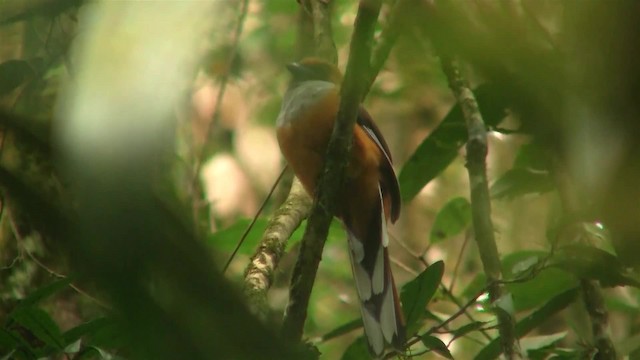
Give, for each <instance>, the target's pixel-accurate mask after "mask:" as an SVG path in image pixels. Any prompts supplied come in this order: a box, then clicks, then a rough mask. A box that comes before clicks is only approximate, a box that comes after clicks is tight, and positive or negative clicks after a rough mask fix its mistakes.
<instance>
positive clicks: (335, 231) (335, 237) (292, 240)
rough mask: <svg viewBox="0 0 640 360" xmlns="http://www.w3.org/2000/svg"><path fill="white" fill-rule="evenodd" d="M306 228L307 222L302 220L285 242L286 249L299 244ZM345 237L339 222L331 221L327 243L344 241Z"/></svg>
mask: <svg viewBox="0 0 640 360" xmlns="http://www.w3.org/2000/svg"><path fill="white" fill-rule="evenodd" d="M306 228H307V220H304V221H303V222H302V223H301V224H300V226H298V228H297V229H296V231H294V232H293V234H291V236H290V237H289V241H288V242H287V249H288V248H291V247H292V246H294V245H295V244H297V243H299V242H300V241H301V240H302V237H303V236H304V231H305V229H306ZM346 238H347V235H346V233H345V231H344V228H343V227H342V225H341V223H340V222H339V221H332V222H331V225H330V226H329V234H328V235H327V242H334V241H346Z"/></svg>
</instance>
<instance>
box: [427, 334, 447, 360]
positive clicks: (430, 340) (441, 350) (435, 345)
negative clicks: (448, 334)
mask: <svg viewBox="0 0 640 360" xmlns="http://www.w3.org/2000/svg"><path fill="white" fill-rule="evenodd" d="M420 341H422V343H423V344H424V346H426V347H427V349H430V350H431V351H433V352H435V353H437V354H440V355H442V356H444V357H446V358H447V359H453V356H452V355H451V352H450V351H449V348H447V345H445V344H444V343H443V342H442V340H440V339H438V338H437V337H435V336H430V335H424V336H421V337H420Z"/></svg>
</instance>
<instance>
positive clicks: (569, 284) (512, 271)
mask: <svg viewBox="0 0 640 360" xmlns="http://www.w3.org/2000/svg"><path fill="white" fill-rule="evenodd" d="M547 256H548V253H546V252H543V251H530V250H528V251H519V252H515V253H512V254H509V255H507V256H505V257H504V258H503V259H502V266H503V268H504V269H505V277H506V278H507V279H517V278H522V277H525V276H527V274H528V272H529V271H530V270H532V267H534V266H535V265H536V264H537V263H538V261H541V260H543V259H545V258H546V257H547ZM577 285H578V280H577V279H576V278H575V277H574V276H571V275H570V274H567V273H566V272H564V271H562V270H559V269H556V268H545V269H543V270H541V271H540V272H538V273H536V274H535V276H534V277H533V278H531V279H530V280H527V281H525V282H518V283H510V284H507V286H506V287H507V290H508V291H509V292H510V293H511V295H512V297H513V305H514V308H515V310H516V311H524V310H530V309H533V308H535V307H537V306H540V305H542V304H544V303H545V302H547V301H549V300H550V299H552V298H554V297H555V296H557V295H558V294H561V293H562V292H564V291H566V290H568V289H572V288H574V287H576V286H577Z"/></svg>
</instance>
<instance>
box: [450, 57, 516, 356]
mask: <svg viewBox="0 0 640 360" xmlns="http://www.w3.org/2000/svg"><path fill="white" fill-rule="evenodd" d="M442 69H443V71H444V73H445V75H446V76H447V79H448V81H449V87H450V88H451V90H452V91H453V93H454V95H455V97H456V100H457V101H458V103H459V104H460V107H461V108H462V112H463V114H464V118H465V121H466V123H467V131H468V134H469V140H468V141H467V164H466V166H467V170H468V172H469V185H470V187H471V215H472V220H473V231H474V234H475V236H474V237H475V239H476V242H477V244H478V250H479V252H480V259H481V260H482V265H483V267H484V272H485V274H486V275H487V284H488V290H489V297H490V299H491V302H492V303H494V304H496V302H497V301H498V300H500V298H501V296H502V285H501V284H500V283H499V282H498V281H499V280H500V279H501V277H502V270H501V264H500V255H499V254H498V247H497V245H496V241H495V237H494V232H493V223H492V222H491V201H490V197H489V186H488V181H487V164H486V157H487V152H488V149H487V130H486V128H485V125H484V121H483V119H482V114H480V109H479V107H478V102H477V101H476V99H475V96H474V95H473V92H472V91H471V89H470V88H469V86H468V84H467V83H466V81H465V80H464V79H463V77H462V75H461V74H460V71H459V69H458V67H457V64H455V63H454V61H453V60H452V59H450V58H447V57H443V58H442ZM496 316H497V318H498V330H499V333H500V339H501V345H502V350H503V353H504V355H505V357H506V358H507V359H518V358H521V355H520V350H519V344H518V338H517V337H516V333H515V327H514V319H513V317H512V316H511V313H510V311H508V309H503V308H501V307H500V306H496Z"/></svg>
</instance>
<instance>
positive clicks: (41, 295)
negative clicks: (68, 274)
mask: <svg viewBox="0 0 640 360" xmlns="http://www.w3.org/2000/svg"><path fill="white" fill-rule="evenodd" d="M70 283H71V279H70V278H64V279H60V280H56V281H54V282H52V283H49V284H47V285H45V286H43V287H40V288H38V289H37V290H36V291H34V292H32V293H31V294H29V296H27V297H26V298H24V299H22V300H21V301H20V303H19V304H18V306H19V307H30V306H33V305H36V304H37V303H39V302H40V301H42V300H43V299H46V298H48V297H49V296H52V295H54V294H55V293H57V292H60V291H62V290H64V289H66V288H67V287H68V286H69V284H70Z"/></svg>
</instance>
